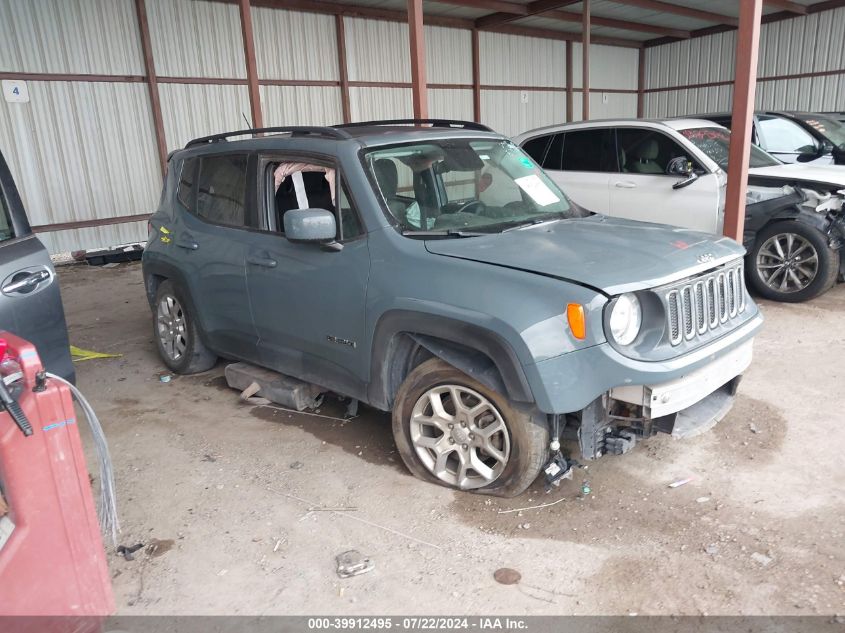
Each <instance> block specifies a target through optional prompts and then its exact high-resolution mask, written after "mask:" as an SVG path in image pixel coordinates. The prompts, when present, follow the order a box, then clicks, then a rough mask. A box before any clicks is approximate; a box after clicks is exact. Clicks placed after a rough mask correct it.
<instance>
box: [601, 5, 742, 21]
mask: <svg viewBox="0 0 845 633" xmlns="http://www.w3.org/2000/svg"><path fill="white" fill-rule="evenodd" d="M611 1H612V2H615V3H616V4H625V5H628V6H631V7H639V8H640V9H652V10H654V11H660V12H662V13H672V14H674V15H680V16H683V17H685V18H694V19H696V20H702V21H704V22H715V23H716V24H727V25H728V26H739V20H738V19H737V18H735V17H732V16H730V15H722V14H721V13H713V12H711V11H702V10H701V9H692V8H690V7H683V6H680V5H677V4H671V3H669V2H661V1H660V0H611Z"/></svg>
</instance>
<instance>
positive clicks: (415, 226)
mask: <svg viewBox="0 0 845 633" xmlns="http://www.w3.org/2000/svg"><path fill="white" fill-rule="evenodd" d="M365 160H366V164H367V167H368V168H369V169H370V171H371V172H372V174H373V176H374V177H375V180H376V182H377V183H378V188H379V190H380V193H381V195H382V197H383V198H384V201H385V204H386V206H387V209H388V210H389V211H390V214H391V215H392V216H393V217H394V218H396V220H397V221H398V222H399V224H400V225H401V226H402V228H403V229H404V230H405V231H406V232H411V233H413V232H418V231H425V232H436V233H443V234H447V233H456V232H458V231H460V232H464V233H468V232H497V231H502V230H505V229H507V228H510V227H512V226H516V225H519V224H528V223H534V222H539V221H544V220H554V219H559V218H569V217H573V216H576V215H578V216H580V215H584V212H581V211H577V210H576V209H575V208H574V207H573V206H572V205H571V204H570V202H569V201H568V200H567V199H566V196H564V194H563V193H562V192H561V191H560V189H558V188H557V186H556V185H555V184H554V183H553V182H552V181H551V180H550V179H549V178H548V176H546V174H544V173H543V171H542V170H541V169H540V168H539V167H538V166H537V165H536V164H535V163H534V161H532V160H531V159H530V158H529V157H528V156H527V155H525V154H524V153H523V152H522V150H520V149H519V148H518V147H516V146H515V145H514V144H513V143H511V142H510V141H506V140H471V139H457V140H436V141H429V142H426V143H415V144H408V145H398V146H392V147H387V148H380V149H375V150H372V151H369V152H367V154H366V156H365Z"/></svg>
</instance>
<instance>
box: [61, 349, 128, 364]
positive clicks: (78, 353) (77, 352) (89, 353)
mask: <svg viewBox="0 0 845 633" xmlns="http://www.w3.org/2000/svg"><path fill="white" fill-rule="evenodd" d="M70 355H71V357H72V358H73V362H74V363H78V362H79V361H83V360H96V359H100V358H120V357H122V356H123V354H107V353H105V352H95V351H94V350H90V349H82V348H81V347H77V346H76V345H71V346H70Z"/></svg>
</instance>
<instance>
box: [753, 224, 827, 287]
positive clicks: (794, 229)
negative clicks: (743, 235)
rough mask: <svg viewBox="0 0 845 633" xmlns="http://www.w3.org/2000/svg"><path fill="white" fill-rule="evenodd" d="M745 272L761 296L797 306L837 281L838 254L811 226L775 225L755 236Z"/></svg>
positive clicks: (824, 237)
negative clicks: (746, 271) (796, 304)
mask: <svg viewBox="0 0 845 633" xmlns="http://www.w3.org/2000/svg"><path fill="white" fill-rule="evenodd" d="M747 270H748V281H749V284H750V285H751V287H752V288H754V290H756V291H757V293H758V294H760V295H761V296H763V297H765V298H766V299H772V300H774V301H785V302H789V303H798V302H801V301H807V300H809V299H813V298H814V297H817V296H819V295H820V294H822V293H823V292H825V291H826V290H828V289H829V288H830V287H831V286H832V285H833V284H834V283H835V282H836V276H837V274H838V272H839V253H838V251H836V250H834V249H832V248H830V246H829V244H828V241H827V237H826V236H825V235H824V233H822V232H821V231H819V230H818V229H816V228H814V227H812V226H809V225H807V224H803V223H802V222H797V221H788V222H775V223H774V224H770V225H769V226H766V227H765V228H764V229H763V230H762V231H760V233H759V234H758V235H757V240H756V243H755V245H754V248H753V249H752V251H751V252H750V253H749V254H748V265H747Z"/></svg>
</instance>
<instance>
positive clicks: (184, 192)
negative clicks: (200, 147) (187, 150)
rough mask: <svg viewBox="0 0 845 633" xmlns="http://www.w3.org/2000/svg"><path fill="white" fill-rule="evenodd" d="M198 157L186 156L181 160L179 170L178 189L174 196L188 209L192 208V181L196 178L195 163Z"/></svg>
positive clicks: (191, 209)
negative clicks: (180, 168)
mask: <svg viewBox="0 0 845 633" xmlns="http://www.w3.org/2000/svg"><path fill="white" fill-rule="evenodd" d="M198 163H199V159H197V158H188V159H186V160H184V161H182V170H181V171H180V172H179V189H178V190H177V192H176V197H177V198H178V200H179V202H181V203H182V204H183V205H184V207H185V208H186V209H188V211H191V212H193V210H194V182H195V180H196V173H197V164H198Z"/></svg>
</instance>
